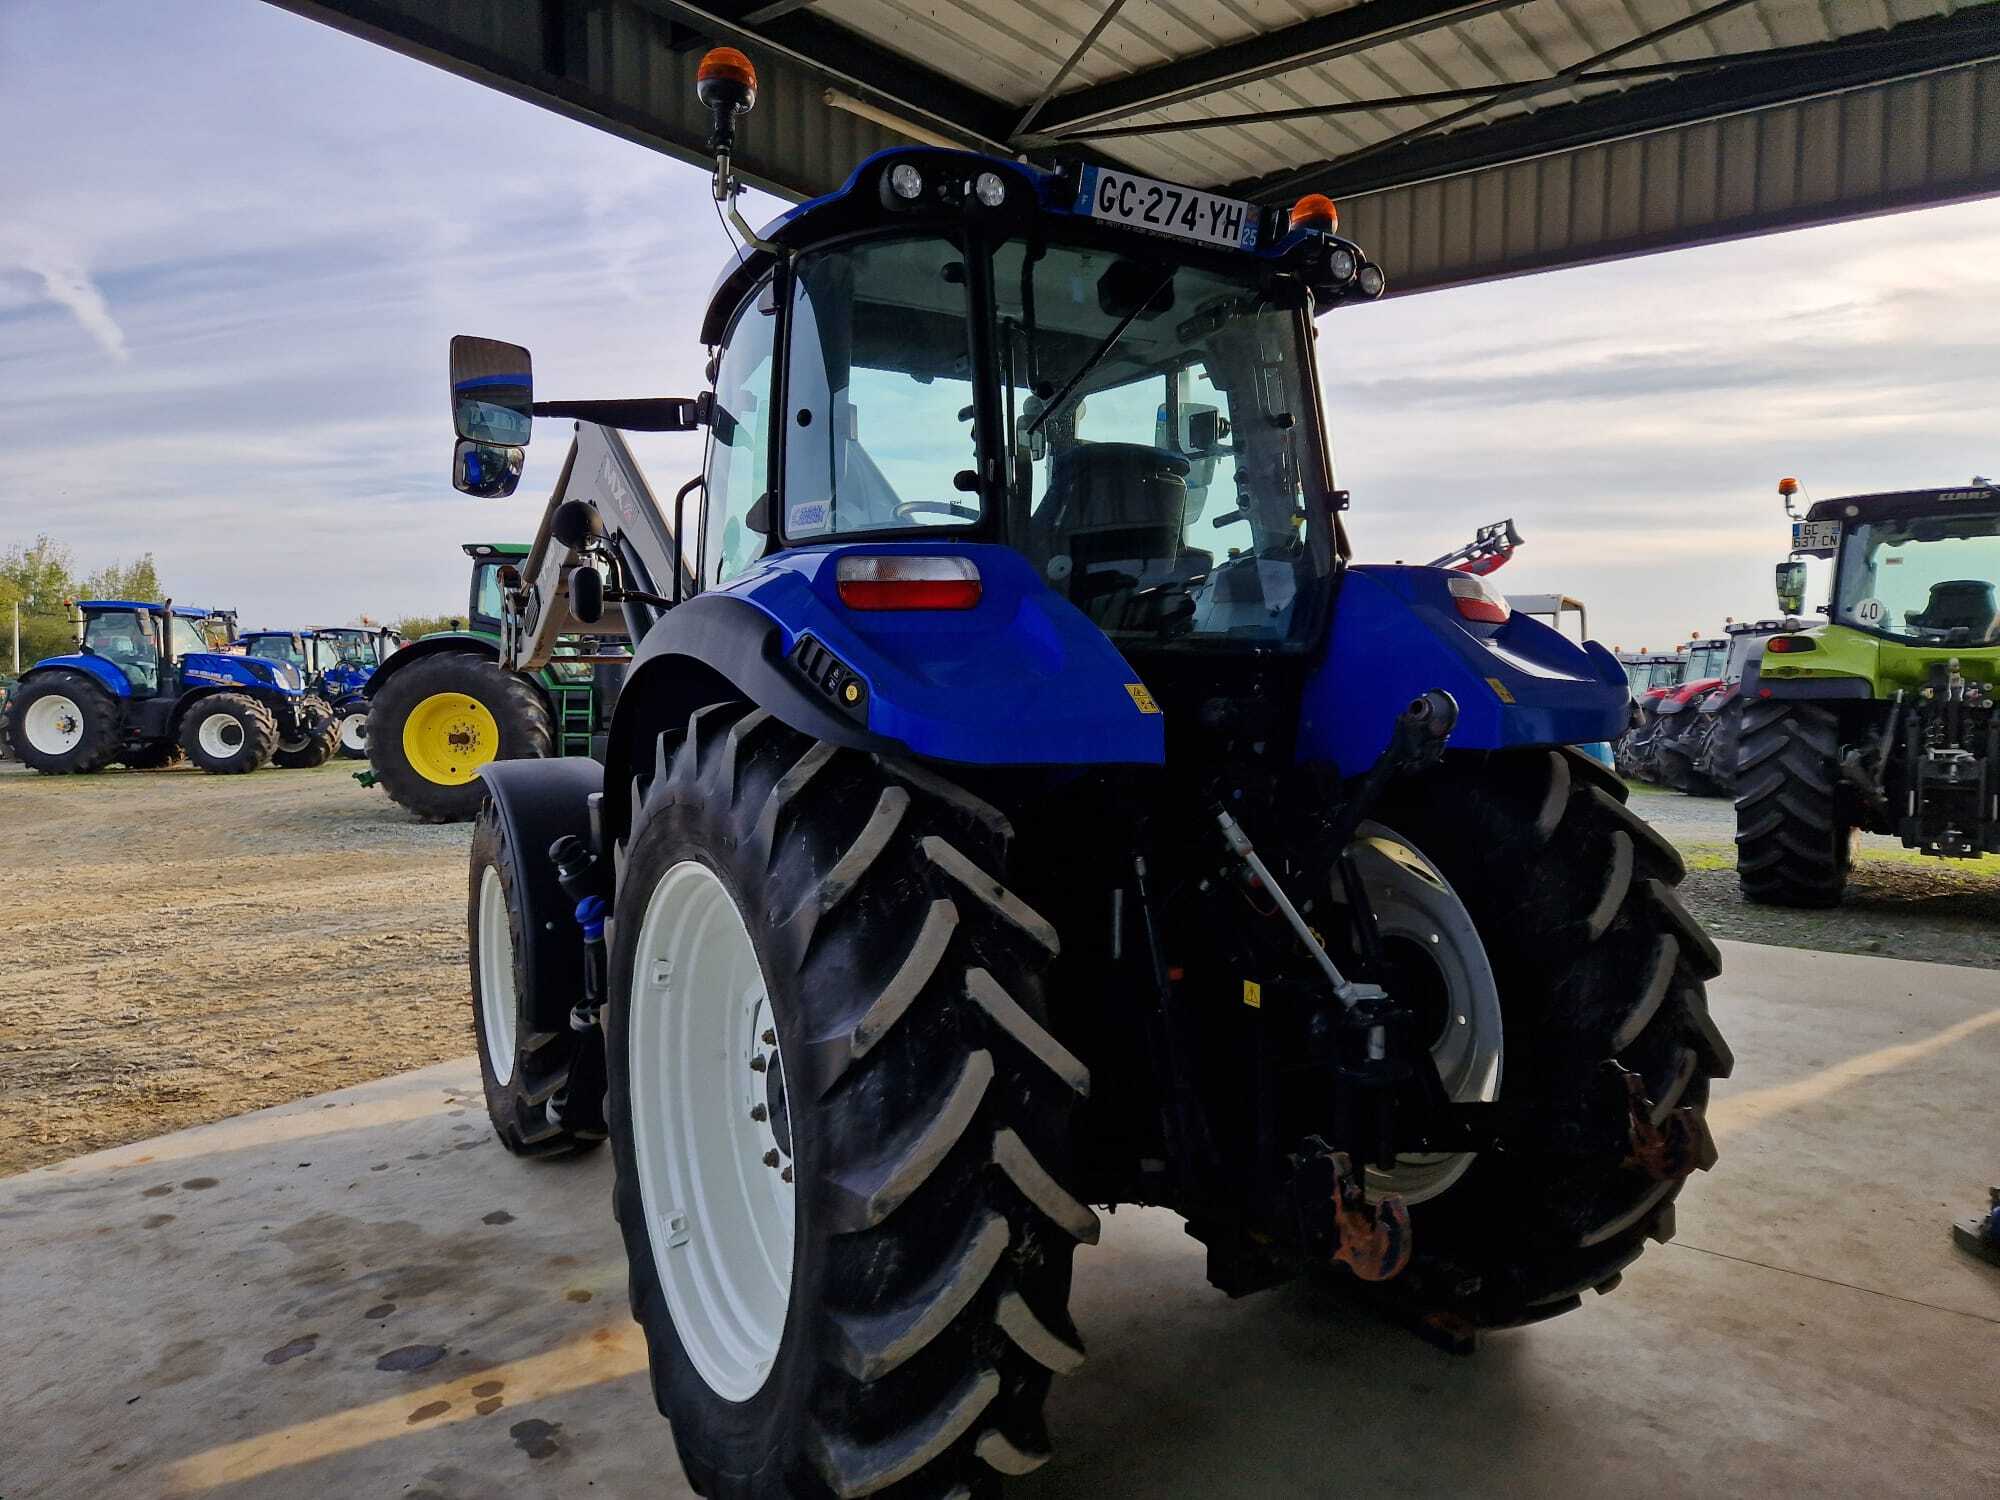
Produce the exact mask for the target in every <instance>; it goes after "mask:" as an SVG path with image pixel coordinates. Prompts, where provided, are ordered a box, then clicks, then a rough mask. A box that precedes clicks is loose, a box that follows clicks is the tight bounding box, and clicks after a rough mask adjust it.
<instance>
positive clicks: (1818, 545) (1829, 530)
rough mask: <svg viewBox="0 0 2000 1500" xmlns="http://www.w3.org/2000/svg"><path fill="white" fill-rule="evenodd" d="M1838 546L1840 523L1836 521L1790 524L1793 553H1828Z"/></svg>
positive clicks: (1795, 522) (1796, 522)
mask: <svg viewBox="0 0 2000 1500" xmlns="http://www.w3.org/2000/svg"><path fill="white" fill-rule="evenodd" d="M1839 545H1840V522H1838V521H1794V522H1792V550H1793V551H1794V552H1830V551H1831V550H1833V549H1834V548H1835V547H1838V546H1839Z"/></svg>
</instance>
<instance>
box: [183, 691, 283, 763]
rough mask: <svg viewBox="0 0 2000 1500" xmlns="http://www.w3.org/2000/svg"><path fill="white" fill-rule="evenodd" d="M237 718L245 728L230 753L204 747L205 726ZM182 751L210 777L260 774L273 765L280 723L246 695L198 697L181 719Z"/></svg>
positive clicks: (217, 694) (224, 694)
mask: <svg viewBox="0 0 2000 1500" xmlns="http://www.w3.org/2000/svg"><path fill="white" fill-rule="evenodd" d="M225 717H227V718H231V719H234V720H235V721H236V722H237V724H238V725H239V726H241V729H242V735H241V738H240V739H239V741H238V743H237V744H236V745H235V747H234V748H233V749H231V750H229V751H228V752H227V753H221V752H211V751H209V750H206V749H204V748H203V747H202V743H201V730H202V726H203V725H204V724H206V723H208V722H209V721H210V720H212V719H220V718H225ZM179 736H180V745H181V750H182V752H183V753H184V754H185V755H186V756H187V758H188V759H189V760H191V761H193V762H194V763H195V765H196V766H197V767H199V768H200V769H201V770H203V771H206V772H208V773H209V774H210V775H211V776H242V775H246V774H248V773H249V772H251V771H261V770H262V769H263V768H264V767H265V766H268V765H269V764H270V763H271V756H272V755H273V754H275V753H276V751H277V748H278V721H277V719H275V718H274V717H272V714H271V710H270V709H268V708H266V707H265V706H264V705H263V704H261V703H259V702H258V701H257V700H256V699H255V698H252V697H250V696H248V695H247V694H244V693H212V694H210V695H209V696H208V697H206V698H197V699H196V700H195V702H194V705H193V707H191V708H189V709H188V711H187V712H186V713H185V714H183V715H182V716H181V726H180V731H179Z"/></svg>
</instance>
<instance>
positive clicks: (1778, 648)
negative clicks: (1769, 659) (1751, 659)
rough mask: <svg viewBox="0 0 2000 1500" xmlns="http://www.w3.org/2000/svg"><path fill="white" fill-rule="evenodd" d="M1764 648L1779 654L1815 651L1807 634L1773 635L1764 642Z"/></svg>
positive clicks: (1816, 648) (1786, 654)
mask: <svg viewBox="0 0 2000 1500" xmlns="http://www.w3.org/2000/svg"><path fill="white" fill-rule="evenodd" d="M1764 649H1765V650H1766V651H1771V652H1775V653H1777V654H1778V655H1779V656H1790V655H1791V654H1792V653H1793V652H1794V651H1817V650H1819V647H1818V646H1816V645H1814V644H1813V639H1812V637H1811V636H1809V635H1774V636H1772V637H1771V638H1770V640H1768V641H1766V642H1765V643H1764Z"/></svg>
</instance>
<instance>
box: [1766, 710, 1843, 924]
mask: <svg viewBox="0 0 2000 1500" xmlns="http://www.w3.org/2000/svg"><path fill="white" fill-rule="evenodd" d="M1736 764H1737V775H1736V878H1737V880H1738V882H1739V883H1740V884H1741V886H1742V888H1743V899H1744V900H1746V901H1752V902H1756V903H1757V904H1759V905H1762V906H1803V907H1828V906H1838V905H1839V904H1840V899H1841V897H1842V896H1843V895H1844V894H1845V893H1846V890H1847V872H1848V868H1849V866H1850V865H1851V864H1852V862H1853V847H1854V837H1855V835H1854V830H1853V829H1852V828H1850V827H1849V826H1848V824H1847V820H1846V818H1845V817H1844V816H1843V814H1842V812H1841V808H1840V771H1839V765H1840V725H1839V721H1838V720H1837V719H1836V718H1835V717H1834V714H1833V710H1832V709H1830V708H1826V707H1823V706H1822V705H1820V704H1816V703H1800V702H1794V701H1779V702H1769V701H1766V700H1761V699H1760V700H1759V701H1757V702H1754V703H1748V704H1745V705H1744V708H1743V729H1742V738H1741V741H1740V745H1739V748H1738V751H1737V762H1736Z"/></svg>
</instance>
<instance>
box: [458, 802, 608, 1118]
mask: <svg viewBox="0 0 2000 1500" xmlns="http://www.w3.org/2000/svg"><path fill="white" fill-rule="evenodd" d="M518 858H519V855H518V853H517V851H516V850H515V849H514V847H513V845H512V844H510V843H509V842H508V840H507V832H506V828H505V826H504V825H503V824H502V823H501V821H500V819H499V816H498V815H497V814H496V813H495V812H494V809H493V804H492V802H491V801H488V802H487V803H486V805H485V806H484V807H482V808H481V809H480V811H479V818H478V820H477V821H476V822H475V823H474V824H473V825H472V874H471V881H470V885H469V888H468V890H467V895H466V935H467V945H468V948H469V950H470V953H471V958H472V964H471V968H472V1033H473V1040H474V1042H475V1043H476V1045H477V1047H478V1050H479V1075H480V1079H481V1081H482V1082H483V1083H484V1085H485V1089H486V1113H487V1116H488V1118H490V1119H491V1120H492V1122H493V1133H494V1134H495V1135H497V1136H499V1137H500V1144H501V1145H503V1146H505V1147H506V1148H507V1149H508V1150H509V1151H511V1152H513V1153H514V1155H516V1156H556V1155H563V1154H576V1153H580V1152H584V1151H588V1150H590V1149H591V1148H592V1147H594V1146H596V1145H597V1144H599V1143H600V1142H601V1141H602V1140H603V1139H604V1130H603V1128H602V1125H601V1123H599V1122H600V1121H601V1119H602V1111H603V1101H602V1100H601V1099H599V1100H594V1101H589V1102H588V1103H587V1104H586V1105H585V1106H584V1107H583V1108H581V1109H579V1108H577V1107H576V1106H574V1105H573V1106H572V1107H571V1110H570V1112H569V1113H570V1116H571V1118H570V1120H569V1121H567V1122H565V1121H563V1120H561V1119H559V1118H552V1117H551V1111H550V1109H549V1104H550V1101H552V1100H554V1099H556V1098H557V1097H558V1096H559V1095H561V1094H562V1093H563V1091H564V1090H565V1089H567V1088H568V1087H569V1082H570V1076H571V1071H572V1068H573V1066H574V1064H575V1062H576V1059H577V1054H578V1051H579V1049H580V1048H581V1047H583V1046H586V1045H588V1046H601V1045H603V1043H602V1040H601V1038H600V1037H599V1036H597V1035H595V1034H592V1035H588V1036H586V1035H584V1034H582V1033H579V1032H577V1031H574V1030H572V1029H571V1028H570V1027H568V1026H563V1027H561V1028H559V1029H557V1030H553V1031H546V1030H535V1029H531V1028H530V1027H528V1026H527V1025H525V1024H523V1019H524V1018H523V1014H522V1012H523V1011H524V1010H525V1008H526V1007H525V1004H524V1002H525V1001H526V999H527V997H528V993H529V985H530V983H531V979H530V976H529V974H528V971H527V964H526V960H525V957H524V955H525V954H526V953H527V946H526V944H525V942H524V941H523V934H524V933H525V931H526V929H527V923H528V912H527V907H526V904H525V903H524V901H523V899H522V882H521V879H520V874H519V867H518V865H517V860H518ZM488 871H491V872H492V876H493V879H494V880H495V881H496V882H497V883H498V891H499V898H500V901H501V903H502V905H503V907H504V909H505V941H504V943H502V944H496V945H495V947H494V949H493V951H492V953H491V958H492V960H493V962H494V963H495V964H496V965H498V964H504V965H506V968H507V971H508V975H509V977H510V978H511V990H512V994H513V996H514V997H515V1004H514V1007H513V1015H512V1017H511V1020H512V1027H511V1029H512V1033H513V1035H512V1038H511V1045H509V1041H508V1039H507V1038H505V1037H497V1038H496V1036H495V1034H494V1033H495V1028H491V1027H489V1025H488V1020H487V1009H488V1007H487V1006H486V1004H485V1000H486V996H487V990H488V988H489V986H491V985H492V979H493V976H492V975H491V974H489V972H488V968H487V961H488V957H489V953H488V949H487V947H486V945H485V939H486V938H487V937H488V936H489V935H488V934H486V933H485V932H484V931H483V929H482V927H481V913H480V906H481V898H482V896H483V895H484V892H485V885H486V878H487V872H488ZM495 935H496V936H497V934H495ZM578 941H579V942H580V941H581V938H580V937H579V938H578ZM499 993H500V995H504V993H505V991H504V990H502V991H500V992H499ZM496 998H498V996H496ZM582 998H583V996H582V995H580V994H579V995H574V996H564V997H563V999H564V1001H565V1003H566V1005H569V1004H574V1003H575V1002H576V1001H579V1000H581V999H582ZM503 1003H504V1001H503ZM503 1051H504V1052H505V1053H507V1054H508V1068H507V1076H506V1078H505V1079H504V1080H503V1079H502V1078H501V1077H500V1069H499V1067H498V1066H496V1063H495V1056H496V1053H500V1052H503ZM579 1121H581V1122H583V1128H578V1122H579ZM593 1127H594V1128H593Z"/></svg>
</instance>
